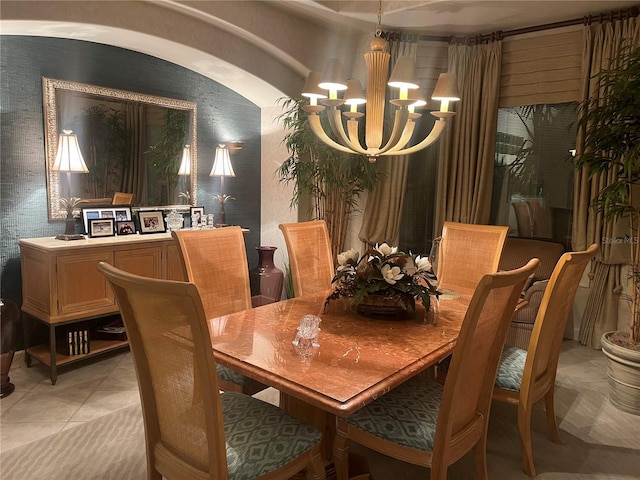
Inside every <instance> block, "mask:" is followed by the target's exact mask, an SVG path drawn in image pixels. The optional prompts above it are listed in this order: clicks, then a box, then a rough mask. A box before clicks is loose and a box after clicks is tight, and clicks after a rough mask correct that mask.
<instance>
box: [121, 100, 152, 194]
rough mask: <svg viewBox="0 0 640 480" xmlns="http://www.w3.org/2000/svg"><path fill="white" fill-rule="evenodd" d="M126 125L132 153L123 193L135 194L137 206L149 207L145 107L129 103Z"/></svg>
mask: <svg viewBox="0 0 640 480" xmlns="http://www.w3.org/2000/svg"><path fill="white" fill-rule="evenodd" d="M125 124H126V128H127V130H128V131H129V132H130V136H131V147H130V149H131V153H130V161H129V165H127V166H126V168H125V169H124V172H123V174H122V187H121V191H122V192H130V193H133V194H134V197H133V198H134V202H135V203H136V205H149V199H148V194H147V171H146V162H145V158H144V151H145V145H146V139H145V128H144V126H145V124H146V122H145V110H144V105H142V104H140V103H138V102H127V104H126V110H125Z"/></svg>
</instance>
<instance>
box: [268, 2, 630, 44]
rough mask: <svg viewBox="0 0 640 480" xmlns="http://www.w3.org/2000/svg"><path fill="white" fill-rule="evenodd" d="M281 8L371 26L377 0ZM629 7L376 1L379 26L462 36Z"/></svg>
mask: <svg viewBox="0 0 640 480" xmlns="http://www.w3.org/2000/svg"><path fill="white" fill-rule="evenodd" d="M275 3H277V4H278V5H279V6H281V7H282V8H285V9H287V10H289V11H291V12H295V13H296V14H298V15H302V16H304V17H307V18H315V19H316V21H319V22H322V23H333V24H335V23H337V24H344V25H349V26H350V27H351V28H354V27H355V28H361V29H362V30H363V31H366V30H371V29H374V28H375V24H376V23H377V19H378V7H379V2H378V1H372V0H341V1H326V0H297V1H283V2H275ZM631 6H640V2H639V1H637V0H636V1H624V0H591V1H584V0H569V1H549V0H544V1H528V0H504V1H499V0H498V1H496V0H489V1H485V0H409V1H394V0H388V1H387V0H385V1H383V2H382V25H383V29H403V30H417V31H419V32H420V33H422V34H426V35H459V36H460V35H468V34H479V33H489V32H494V31H497V30H502V31H505V30H513V29H519V28H525V27H531V26H536V25H544V24H548V23H555V22H560V21H565V20H573V19H577V18H582V17H584V16H586V15H596V14H600V13H603V12H609V11H612V10H620V9H623V8H627V7H631Z"/></svg>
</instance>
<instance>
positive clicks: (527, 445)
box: [518, 403, 536, 477]
mask: <svg viewBox="0 0 640 480" xmlns="http://www.w3.org/2000/svg"><path fill="white" fill-rule="evenodd" d="M518 432H519V433H520V451H521V453H522V469H523V470H524V473H526V474H527V475H529V476H530V477H535V476H536V467H535V465H534V464H533V450H532V447H531V406H529V407H527V406H525V405H523V404H522V403H520V404H519V405H518Z"/></svg>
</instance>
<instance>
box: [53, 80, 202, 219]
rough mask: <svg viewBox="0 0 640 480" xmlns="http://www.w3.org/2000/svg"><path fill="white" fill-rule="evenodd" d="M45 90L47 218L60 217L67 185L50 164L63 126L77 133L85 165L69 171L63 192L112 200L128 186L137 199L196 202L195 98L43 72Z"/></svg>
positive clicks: (157, 202) (136, 201) (153, 203)
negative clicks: (60, 77) (184, 162)
mask: <svg viewBox="0 0 640 480" xmlns="http://www.w3.org/2000/svg"><path fill="white" fill-rule="evenodd" d="M43 93H44V113H45V138H46V168H47V193H48V207H49V218H50V219H52V220H53V219H64V218H65V217H66V211H65V210H64V208H62V207H61V205H60V198H62V197H64V196H66V195H67V192H64V194H63V193H61V191H60V188H61V187H60V174H59V172H56V171H54V170H53V169H52V168H51V167H52V166H53V163H54V160H55V155H56V149H57V142H58V134H59V133H60V132H61V131H62V129H68V130H73V132H74V133H75V134H76V135H77V137H78V141H79V143H80V149H81V151H82V153H83V156H84V159H85V162H86V163H87V167H88V168H89V174H88V175H76V177H78V178H74V179H73V180H74V183H73V185H72V192H71V193H70V195H69V196H71V194H72V195H73V196H75V197H82V198H83V199H86V200H89V201H90V202H91V203H94V204H95V203H111V199H112V198H113V195H114V193H116V192H123V193H129V194H133V205H134V206H135V207H148V206H166V205H180V204H183V205H184V204H193V205H195V202H196V176H197V174H196V172H197V168H196V165H197V139H196V116H197V115H196V104H195V103H193V102H187V101H183V100H175V99H171V98H164V97H156V96H152V95H146V94H141V93H134V92H127V91H124V90H115V89H110V88H104V87H98V86H94V85H88V84H84V83H77V82H68V81H64V80H55V79H51V78H44V79H43ZM186 146H188V148H185V147H186ZM185 150H188V153H189V160H188V161H189V162H190V165H189V169H188V172H189V173H187V174H186V175H184V172H185V170H184V169H183V168H181V167H184V165H181V162H182V160H183V159H184V157H185V154H184V152H185ZM81 206H83V204H80V205H79V207H81ZM78 211H79V210H78Z"/></svg>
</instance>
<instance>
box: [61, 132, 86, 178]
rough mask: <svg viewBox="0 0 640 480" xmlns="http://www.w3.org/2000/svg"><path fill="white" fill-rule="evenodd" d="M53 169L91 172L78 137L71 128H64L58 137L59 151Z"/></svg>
mask: <svg viewBox="0 0 640 480" xmlns="http://www.w3.org/2000/svg"><path fill="white" fill-rule="evenodd" d="M52 169H53V170H54V171H56V172H79V173H89V169H88V168H87V164H86V163H84V158H82V152H81V151H80V145H78V137H76V135H75V134H74V133H73V132H72V131H71V130H63V131H62V133H61V134H60V136H59V137H58V151H57V152H56V159H55V161H54V162H53V167H52Z"/></svg>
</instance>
